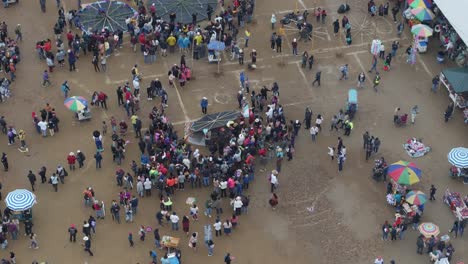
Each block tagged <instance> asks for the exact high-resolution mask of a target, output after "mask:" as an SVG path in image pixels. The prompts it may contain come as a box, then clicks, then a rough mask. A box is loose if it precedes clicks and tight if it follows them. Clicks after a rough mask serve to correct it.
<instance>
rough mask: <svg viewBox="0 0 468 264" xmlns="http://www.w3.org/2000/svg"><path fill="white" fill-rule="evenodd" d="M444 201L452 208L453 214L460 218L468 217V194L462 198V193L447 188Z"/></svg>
mask: <svg viewBox="0 0 468 264" xmlns="http://www.w3.org/2000/svg"><path fill="white" fill-rule="evenodd" d="M443 199H444V203H446V204H447V205H448V206H449V207H450V210H451V211H452V213H453V215H455V217H456V218H457V219H458V220H460V221H461V220H463V219H468V207H467V206H466V203H467V202H468V195H467V196H465V197H464V198H462V196H461V194H460V193H458V192H450V190H449V189H448V188H447V190H445V194H444V197H443Z"/></svg>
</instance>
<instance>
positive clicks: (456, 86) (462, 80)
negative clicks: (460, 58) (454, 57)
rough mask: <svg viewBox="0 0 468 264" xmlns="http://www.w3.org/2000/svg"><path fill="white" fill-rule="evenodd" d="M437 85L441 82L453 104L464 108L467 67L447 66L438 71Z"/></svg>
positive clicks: (467, 81)
mask: <svg viewBox="0 0 468 264" xmlns="http://www.w3.org/2000/svg"><path fill="white" fill-rule="evenodd" d="M439 78H440V82H439V85H441V84H443V85H444V86H445V88H447V91H448V92H449V97H450V99H451V100H452V101H453V102H454V104H455V106H457V107H458V108H460V109H464V108H465V107H467V106H468V102H467V101H466V100H467V99H468V86H467V85H466V83H468V68H449V69H445V70H443V71H442V72H441V73H440V77H439Z"/></svg>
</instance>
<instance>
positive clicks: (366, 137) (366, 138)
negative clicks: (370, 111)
mask: <svg viewBox="0 0 468 264" xmlns="http://www.w3.org/2000/svg"><path fill="white" fill-rule="evenodd" d="M369 138H370V135H369V131H366V132H365V133H364V134H363V135H362V141H363V148H364V149H366V147H367V144H369Z"/></svg>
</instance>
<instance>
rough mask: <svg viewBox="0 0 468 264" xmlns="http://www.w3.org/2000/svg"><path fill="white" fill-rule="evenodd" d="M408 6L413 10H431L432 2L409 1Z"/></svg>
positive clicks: (426, 0)
mask: <svg viewBox="0 0 468 264" xmlns="http://www.w3.org/2000/svg"><path fill="white" fill-rule="evenodd" d="M408 4H409V6H410V7H412V8H418V7H425V8H431V7H432V1H431V0H408Z"/></svg>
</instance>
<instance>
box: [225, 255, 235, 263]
mask: <svg viewBox="0 0 468 264" xmlns="http://www.w3.org/2000/svg"><path fill="white" fill-rule="evenodd" d="M233 259H234V257H232V256H231V254H230V253H226V256H224V263H226V264H231V262H232V260H233Z"/></svg>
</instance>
